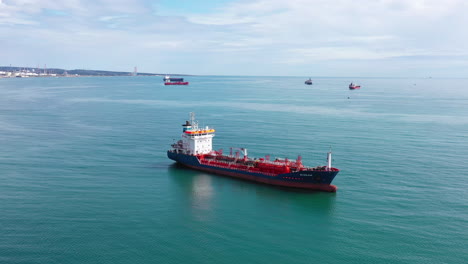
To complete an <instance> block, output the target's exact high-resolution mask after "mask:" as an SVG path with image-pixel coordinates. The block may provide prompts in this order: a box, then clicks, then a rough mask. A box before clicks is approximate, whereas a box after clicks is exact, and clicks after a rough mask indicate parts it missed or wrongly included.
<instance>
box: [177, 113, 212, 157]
mask: <svg viewBox="0 0 468 264" xmlns="http://www.w3.org/2000/svg"><path fill="white" fill-rule="evenodd" d="M182 126H183V130H182V139H181V140H179V141H177V143H176V144H173V145H172V147H173V148H174V150H176V152H178V153H184V154H190V155H199V154H208V153H210V152H211V151H212V150H213V143H212V139H213V137H214V136H215V130H214V129H213V128H209V127H205V128H200V127H199V126H198V122H197V121H195V113H190V121H186V122H185V124H183V125H182Z"/></svg>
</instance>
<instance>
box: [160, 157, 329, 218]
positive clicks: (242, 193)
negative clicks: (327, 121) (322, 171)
mask: <svg viewBox="0 0 468 264" xmlns="http://www.w3.org/2000/svg"><path fill="white" fill-rule="evenodd" d="M168 170H169V176H170V181H173V182H174V183H175V184H176V186H177V189H179V190H182V192H183V194H182V195H184V196H187V195H189V199H190V205H191V207H192V209H195V210H196V211H198V213H200V214H203V217H208V216H207V215H206V214H207V213H209V211H211V210H216V208H215V207H217V206H221V207H222V206H223V205H222V204H218V203H217V202H216V201H229V200H231V199H230V198H232V199H233V201H232V203H237V204H240V203H241V200H242V201H244V200H245V201H244V202H246V203H249V201H250V202H255V201H259V200H261V201H262V202H264V203H266V204H269V205H272V204H273V205H274V207H277V208H280V207H288V208H290V209H291V208H293V209H294V210H297V211H304V212H307V213H312V214H316V215H321V216H322V217H325V218H329V217H333V214H334V211H335V202H336V196H337V194H336V193H324V192H319V191H311V190H303V189H295V188H287V187H278V186H270V185H265V184H260V183H256V182H251V181H245V180H239V179H232V178H229V177H225V176H219V175H215V174H209V173H205V172H200V171H196V170H192V169H189V168H186V167H184V166H182V165H179V164H177V163H174V164H172V165H170V166H169V169H168ZM226 195H229V196H230V197H226ZM219 203H222V202H219ZM224 206H226V205H224ZM239 206H240V205H239ZM197 215H198V214H197Z"/></svg>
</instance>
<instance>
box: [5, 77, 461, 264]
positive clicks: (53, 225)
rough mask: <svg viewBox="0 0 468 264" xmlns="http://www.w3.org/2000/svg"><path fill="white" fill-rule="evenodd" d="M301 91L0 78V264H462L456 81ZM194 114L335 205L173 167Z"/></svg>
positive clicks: (224, 84) (286, 83) (282, 80)
mask: <svg viewBox="0 0 468 264" xmlns="http://www.w3.org/2000/svg"><path fill="white" fill-rule="evenodd" d="M307 78H308V77H307ZM307 78H306V77H242V76H231V77H219V76H218V77H217V76H203V77H201V76H187V77H185V79H186V80H187V81H189V82H190V85H188V86H164V85H163V81H162V77H100V78H98V77H83V78H21V79H20V78H11V79H0V144H1V152H0V171H1V173H0V263H48V264H51V263H113V264H115V263H466V262H467V259H468V247H467V245H468V196H467V193H468V191H467V189H468V180H467V176H468V175H467V174H468V173H467V171H468V162H467V158H468V138H467V135H468V90H467V89H466V79H436V78H433V79H417V78H415V79H410V78H407V79H395V78H313V81H314V84H313V85H311V86H308V85H304V81H305V80H306V79H307ZM351 81H354V82H356V83H358V84H360V85H361V87H362V88H361V89H360V90H353V91H350V90H348V84H349V83H350V82H351ZM189 112H195V113H196V118H197V119H198V120H199V121H200V125H202V126H212V127H214V128H215V129H216V136H215V138H214V139H213V140H214V141H213V145H214V148H215V149H221V148H223V149H224V150H225V151H226V152H227V151H229V148H230V147H245V148H247V149H248V152H249V156H250V157H263V156H265V155H271V156H272V158H274V157H280V158H285V157H287V158H289V159H296V158H297V156H298V155H301V156H302V159H303V163H304V164H306V165H308V166H317V165H325V164H326V153H327V152H328V151H329V150H330V149H331V150H332V152H333V166H334V167H337V168H339V169H340V170H341V171H340V173H339V174H338V175H337V177H336V178H335V180H334V182H333V184H335V185H336V186H338V191H337V193H322V192H311V191H300V190H292V189H287V188H278V187H273V186H268V185H262V184H256V183H252V182H247V181H242V180H237V179H231V178H227V177H222V176H217V175H212V174H209V173H204V172H198V171H193V170H189V169H185V168H183V167H180V166H176V165H175V164H174V163H173V161H171V160H169V159H168V158H167V157H166V151H167V150H168V149H169V147H170V144H172V143H173V142H175V141H176V140H178V139H179V138H180V135H181V131H182V126H181V125H182V124H183V123H184V122H185V120H187V119H188V118H189V116H188V115H189Z"/></svg>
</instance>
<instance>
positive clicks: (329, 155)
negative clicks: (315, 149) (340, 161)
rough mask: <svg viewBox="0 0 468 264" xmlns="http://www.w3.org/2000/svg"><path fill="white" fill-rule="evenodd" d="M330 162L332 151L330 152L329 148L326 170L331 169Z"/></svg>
mask: <svg viewBox="0 0 468 264" xmlns="http://www.w3.org/2000/svg"><path fill="white" fill-rule="evenodd" d="M331 162H332V152H331V149H330V151H329V152H328V153H327V163H328V164H327V169H328V170H331V168H332V166H331Z"/></svg>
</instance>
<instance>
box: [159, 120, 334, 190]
mask: <svg viewBox="0 0 468 264" xmlns="http://www.w3.org/2000/svg"><path fill="white" fill-rule="evenodd" d="M182 127H183V129H182V139H180V140H178V141H177V142H176V143H174V144H172V145H171V146H172V148H171V149H170V150H168V151H167V156H168V158H170V159H172V160H174V161H176V162H178V163H180V164H182V165H184V166H186V167H189V168H192V169H196V170H200V171H206V172H210V173H214V174H219V175H224V176H230V177H233V178H239V179H244V180H250V181H255V182H259V183H265V184H270V185H276V186H284V187H293V188H301V189H311V190H318V191H326V192H336V190H337V187H336V186H335V185H332V184H331V183H332V181H333V179H334V178H335V176H336V175H337V174H338V172H339V171H340V170H339V169H337V168H333V167H332V165H331V161H332V159H331V152H328V154H327V165H326V166H317V167H307V166H304V165H303V164H302V158H301V156H299V157H298V158H297V159H296V160H289V159H287V158H286V159H274V160H270V156H269V155H267V156H265V158H249V157H248V156H247V149H245V148H231V149H230V153H229V155H226V154H223V150H222V149H221V150H219V151H215V150H213V149H212V139H213V137H214V136H215V130H214V129H213V128H210V127H199V126H198V122H197V121H195V114H194V113H190V121H186V122H185V124H183V125H182ZM233 150H235V153H233ZM241 152H242V157H241V155H240V153H241Z"/></svg>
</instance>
